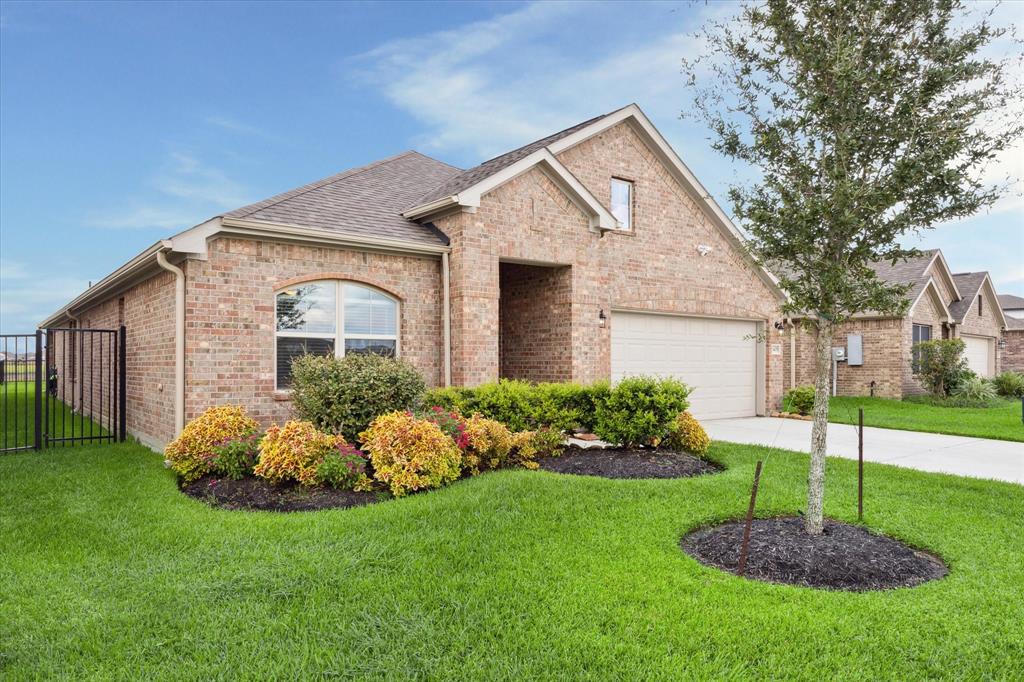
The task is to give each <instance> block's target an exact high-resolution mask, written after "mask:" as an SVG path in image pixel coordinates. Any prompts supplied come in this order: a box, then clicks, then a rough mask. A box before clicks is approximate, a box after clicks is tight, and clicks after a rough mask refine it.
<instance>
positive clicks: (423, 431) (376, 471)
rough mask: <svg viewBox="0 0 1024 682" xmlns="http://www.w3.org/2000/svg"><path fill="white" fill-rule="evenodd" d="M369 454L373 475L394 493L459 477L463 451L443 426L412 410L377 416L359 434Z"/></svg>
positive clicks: (435, 485) (397, 493)
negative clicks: (460, 450)
mask: <svg viewBox="0 0 1024 682" xmlns="http://www.w3.org/2000/svg"><path fill="white" fill-rule="evenodd" d="M359 438H360V440H361V441H362V444H363V449H364V450H365V451H366V452H368V453H369V454H370V462H371V463H372V464H373V475H374V477H375V478H376V479H377V480H378V481H381V482H383V483H386V484H388V486H389V487H390V488H391V493H392V494H393V495H394V496H395V497H401V496H403V495H405V494H407V493H409V492H410V491H415V490H421V489H424V488H439V487H441V486H442V485H444V484H446V483H449V482H451V481H454V480H455V479H457V478H458V477H459V471H460V466H461V463H462V453H460V452H459V448H458V447H456V445H455V442H454V441H453V440H452V439H451V438H449V437H448V436H447V435H446V434H445V433H444V432H443V431H442V430H441V428H440V427H439V426H438V425H437V424H435V423H433V422H431V421H427V420H426V419H417V418H416V417H415V416H413V415H412V414H410V413H409V412H390V413H388V414H384V415H381V416H379V417H377V418H376V419H374V420H373V421H372V422H371V423H370V426H369V428H367V429H366V431H363V433H361V434H360V435H359Z"/></svg>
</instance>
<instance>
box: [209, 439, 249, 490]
mask: <svg viewBox="0 0 1024 682" xmlns="http://www.w3.org/2000/svg"><path fill="white" fill-rule="evenodd" d="M259 450H260V436H259V434H258V433H251V434H249V435H247V436H241V437H239V438H228V439H226V440H222V441H221V442H220V443H218V444H217V445H215V446H213V461H212V464H213V473H215V474H219V475H221V476H223V477H225V478H232V479H234V480H236V481H237V480H239V479H242V478H245V477H246V476H248V475H250V474H251V473H252V468H253V466H255V464H256V459H257V457H259Z"/></svg>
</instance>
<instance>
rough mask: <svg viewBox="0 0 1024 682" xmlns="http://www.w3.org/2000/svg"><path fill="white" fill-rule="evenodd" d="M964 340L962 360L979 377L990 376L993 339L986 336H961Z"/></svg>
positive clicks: (993, 363)
mask: <svg viewBox="0 0 1024 682" xmlns="http://www.w3.org/2000/svg"><path fill="white" fill-rule="evenodd" d="M961 338H962V339H963V340H964V358H966V360H967V366H968V367H969V368H970V369H971V371H972V372H974V373H975V374H977V375H978V376H980V377H990V376H992V368H993V366H994V365H995V362H993V360H994V359H995V358H994V354H995V347H994V344H993V341H994V339H992V338H990V337H987V336H966V335H965V336H962V337H961Z"/></svg>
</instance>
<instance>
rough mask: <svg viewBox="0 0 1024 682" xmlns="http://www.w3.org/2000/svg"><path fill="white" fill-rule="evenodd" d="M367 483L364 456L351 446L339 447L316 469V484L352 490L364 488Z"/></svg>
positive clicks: (328, 454) (326, 456)
mask: <svg viewBox="0 0 1024 682" xmlns="http://www.w3.org/2000/svg"><path fill="white" fill-rule="evenodd" d="M368 481H369V478H368V477H367V476H366V455H365V454H364V453H363V452H362V451H361V450H357V449H356V448H354V447H352V446H351V445H339V446H338V447H337V449H336V450H335V451H333V452H328V453H327V454H325V455H324V458H323V460H322V461H321V462H320V464H318V465H317V467H316V482H317V483H320V484H323V485H329V486H331V487H332V488H345V489H347V490H352V489H354V488H357V487H365V486H366V483H367V482H368Z"/></svg>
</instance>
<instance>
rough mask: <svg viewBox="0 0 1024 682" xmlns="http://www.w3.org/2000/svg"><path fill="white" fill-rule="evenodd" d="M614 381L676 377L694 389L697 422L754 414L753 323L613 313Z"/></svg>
mask: <svg viewBox="0 0 1024 682" xmlns="http://www.w3.org/2000/svg"><path fill="white" fill-rule="evenodd" d="M611 327H612V349H611V354H612V357H611V369H612V377H611V378H612V382H616V381H618V380H620V379H622V378H623V377H627V376H635V375H638V374H647V375H653V376H659V377H675V378H678V379H680V380H682V381H684V382H686V384H687V385H689V386H690V387H692V388H693V389H694V390H693V393H692V394H691V395H690V403H691V408H690V411H691V412H693V414H694V416H695V417H697V418H698V419H723V418H728V417H749V416H754V415H755V414H756V413H757V394H758V391H757V381H758V376H759V372H758V371H757V364H758V362H757V357H758V353H757V338H756V337H757V323H756V322H752V321H747V320H729V319H723V318H713V317H684V316H678V315H659V314H651V313H638V312H625V311H615V312H613V314H612V320H611Z"/></svg>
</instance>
